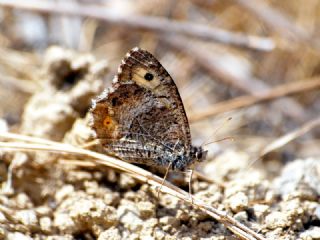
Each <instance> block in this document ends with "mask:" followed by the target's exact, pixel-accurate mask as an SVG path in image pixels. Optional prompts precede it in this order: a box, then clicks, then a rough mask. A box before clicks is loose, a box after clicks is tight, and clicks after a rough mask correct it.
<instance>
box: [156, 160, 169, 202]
mask: <svg viewBox="0 0 320 240" xmlns="http://www.w3.org/2000/svg"><path fill="white" fill-rule="evenodd" d="M171 165H172V162H170V163H169V165H168V167H167V170H166V173H165V174H164V177H163V179H162V182H161V185H160V187H159V189H158V193H157V195H158V198H159V196H160V191H161V188H162V186H163V184H164V181H165V180H166V178H167V176H168V173H169V170H170V168H171Z"/></svg>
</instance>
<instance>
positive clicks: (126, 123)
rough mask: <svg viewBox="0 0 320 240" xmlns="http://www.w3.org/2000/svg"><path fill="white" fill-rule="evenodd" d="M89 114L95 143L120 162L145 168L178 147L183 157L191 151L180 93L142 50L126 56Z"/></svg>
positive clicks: (166, 74)
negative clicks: (143, 164) (99, 142)
mask: <svg viewBox="0 0 320 240" xmlns="http://www.w3.org/2000/svg"><path fill="white" fill-rule="evenodd" d="M91 112H92V116H93V121H92V127H93V129H94V130H95V132H96V135H97V138H99V139H100V140H101V141H102V143H103V144H104V146H105V147H106V150H107V151H109V152H113V153H114V154H115V155H116V156H119V157H121V158H123V159H124V160H128V161H132V162H138V163H139V162H140V163H145V161H148V160H147V159H148V158H149V159H150V158H155V157H157V156H159V154H160V155H161V153H162V152H164V151H173V150H175V148H176V147H177V146H179V147H182V148H184V150H185V151H187V150H188V149H189V148H190V146H191V138H190V129H189V124H188V119H187V116H186V114H185V110H184V107H183V103H182V101H181V97H180V95H179V92H178V89H177V87H176V85H175V83H174V82H173V80H172V78H171V77H170V75H169V74H168V72H167V71H166V70H165V69H164V68H163V67H162V65H161V64H160V63H159V62H158V61H157V59H156V58H155V57H154V56H152V54H150V53H149V52H147V51H145V50H141V49H138V48H135V49H132V50H131V51H130V52H129V53H128V54H127V55H126V57H125V58H124V59H123V60H122V64H121V65H120V67H119V70H118V74H117V75H116V77H115V78H114V81H113V85H112V88H110V89H108V90H106V91H105V92H104V93H102V94H101V95H100V96H99V97H98V98H97V99H96V100H95V101H94V104H93V107H92V109H91ZM145 164H148V163H145Z"/></svg>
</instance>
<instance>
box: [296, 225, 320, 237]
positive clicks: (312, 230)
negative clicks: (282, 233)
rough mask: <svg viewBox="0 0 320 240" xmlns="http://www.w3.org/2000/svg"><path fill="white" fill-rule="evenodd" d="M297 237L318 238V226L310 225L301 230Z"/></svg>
mask: <svg viewBox="0 0 320 240" xmlns="http://www.w3.org/2000/svg"><path fill="white" fill-rule="evenodd" d="M299 237H300V238H299V239H301V240H309V239H310V240H311V239H320V227H311V228H310V229H308V230H306V231H304V232H302V233H301V234H300V236H299Z"/></svg>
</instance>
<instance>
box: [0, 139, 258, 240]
mask: <svg viewBox="0 0 320 240" xmlns="http://www.w3.org/2000/svg"><path fill="white" fill-rule="evenodd" d="M14 136H16V140H26V141H28V142H31V141H32V140H33V141H32V142H34V143H22V142H0V148H1V149H3V150H9V149H10V150H20V151H48V152H57V153H60V154H61V153H65V154H75V155H84V156H88V157H90V158H92V159H93V160H92V161H94V162H95V163H97V164H102V165H105V166H108V167H112V168H114V169H117V170H120V171H123V172H126V173H128V174H129V175H131V176H132V177H134V178H135V179H138V180H140V181H142V182H146V183H148V184H150V185H152V186H154V187H156V188H160V186H161V184H162V181H163V180H162V178H160V177H158V176H156V175H154V174H152V173H151V172H148V171H146V170H144V169H142V168H140V167H137V166H135V165H132V164H130V163H127V162H124V161H121V160H118V159H115V158H113V157H110V156H107V155H104V154H100V153H97V152H93V151H89V150H85V149H82V148H77V147H74V146H71V145H68V144H61V143H55V142H53V141H48V140H45V139H40V138H33V137H28V136H23V135H19V134H10V133H5V134H3V133H1V134H0V137H1V138H10V139H14ZM161 191H162V192H163V193H167V194H170V195H172V196H174V197H177V198H179V199H181V200H183V201H184V202H186V203H190V198H189V193H187V192H185V191H183V190H182V189H180V188H178V187H176V186H174V185H172V184H170V183H169V182H167V181H165V182H164V183H163V186H162V187H161ZM192 205H193V206H195V207H197V208H199V209H201V210H202V211H204V212H206V213H207V214H208V215H210V216H211V217H213V218H214V219H216V220H217V221H219V222H221V223H223V224H224V225H225V226H226V227H227V228H228V229H229V230H230V231H232V232H233V233H234V234H236V235H237V236H238V237H240V238H242V239H248V240H249V239H250V240H253V239H258V240H262V239H264V238H263V237H262V236H260V235H259V234H257V233H255V232H254V231H252V230H251V229H249V228H248V227H246V226H244V225H243V224H241V223H239V222H237V221H236V220H235V219H234V218H232V217H230V216H228V215H227V214H226V213H225V212H223V211H219V210H217V209H215V208H213V207H211V206H208V205H206V204H205V203H204V202H202V201H201V200H199V199H197V198H195V197H193V204H192Z"/></svg>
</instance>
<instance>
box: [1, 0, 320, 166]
mask: <svg viewBox="0 0 320 240" xmlns="http://www.w3.org/2000/svg"><path fill="white" fill-rule="evenodd" d="M319 14H320V2H319V1H317V0H309V1H308V2H306V1H302V0H283V1H269V0H263V1H262V0H252V1H245V0H228V1H216V0H213V1H208V0H183V1H182V0H174V1H171V0H170V1H169V0H161V1H160V0H159V1H147V0H138V1H129V0H121V1H119V0H105V1H103V0H96V1H85V0H83V1H81V0H78V1H0V51H1V54H0V71H1V74H0V76H1V77H0V117H1V118H2V119H3V121H5V122H6V123H7V125H8V127H9V129H11V130H13V131H17V132H19V127H20V125H21V121H22V114H23V111H24V108H25V104H26V103H27V102H28V100H29V98H30V97H31V96H32V95H33V94H34V93H36V92H39V91H42V89H43V83H42V82H43V81H44V78H45V77H44V75H45V74H46V73H44V72H45V71H43V69H44V67H43V66H44V64H45V62H46V61H47V60H46V56H47V55H46V54H48V48H50V46H53V45H57V46H59V47H61V48H62V49H65V51H67V50H66V49H68V51H69V50H70V49H71V50H72V51H73V52H74V53H76V54H80V55H81V54H88V53H89V54H91V55H92V56H94V57H95V58H96V59H98V60H103V61H106V63H107V66H108V71H107V72H106V74H105V75H104V77H103V85H104V87H107V86H109V85H110V83H111V80H112V78H113V76H114V74H115V73H116V72H117V67H118V65H119V64H120V61H121V59H122V58H123V57H124V55H125V53H126V52H127V51H129V50H130V49H131V48H133V47H135V46H139V47H141V48H144V49H147V50H148V51H150V52H151V53H153V54H154V55H155V56H156V57H157V58H158V59H159V61H160V62H161V63H162V64H163V66H164V67H165V68H166V69H167V70H168V72H169V73H170V74H171V76H172V77H173V79H174V80H175V82H176V84H177V86H178V88H179V91H180V94H181V96H182V99H183V102H184V104H185V108H186V112H187V115H188V117H189V120H190V126H191V129H192V136H193V142H194V143H195V144H203V143H208V142H215V141H219V140H220V139H223V138H228V137H230V138H229V140H225V141H221V142H218V143H217V144H209V145H207V146H206V147H207V148H208V149H210V154H211V155H215V154H218V153H219V152H221V151H224V150H225V149H237V150H241V151H245V152H246V153H247V154H249V155H250V156H251V157H252V158H255V157H257V156H259V154H260V153H261V151H262V152H263V150H265V147H266V146H267V145H268V144H269V143H270V142H272V141H275V140H277V139H278V138H280V137H281V136H283V135H285V134H288V133H292V132H294V136H293V137H292V138H291V139H290V142H289V141H287V142H285V143H282V144H280V145H279V146H278V147H276V149H275V150H274V151H271V152H273V154H268V155H270V156H269V157H266V158H265V161H268V160H270V159H271V160H270V161H272V164H271V166H270V170H271V172H272V171H275V172H276V171H277V170H278V169H280V168H279V164H280V165H281V164H284V163H285V162H287V161H290V160H292V159H295V158H299V157H308V156H320V148H319V144H320V141H319V140H320V139H319V134H320V131H319V128H316V126H317V125H319V124H318V122H319V120H318V119H317V118H318V117H319V112H320V94H319V85H320V84H319V74H320V56H319V53H320V43H319V35H320V33H319V29H320V28H319V25H320V19H319ZM62 52H63V51H62ZM71 84H72V82H71ZM230 118H231V120H230ZM310 124H311V126H310ZM303 127H306V128H307V129H304V128H303ZM303 129H304V130H305V131H303ZM301 131H302V132H301ZM231 138H232V139H233V141H230V139H231ZM291 140H292V141H291ZM273 159H276V161H273Z"/></svg>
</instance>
